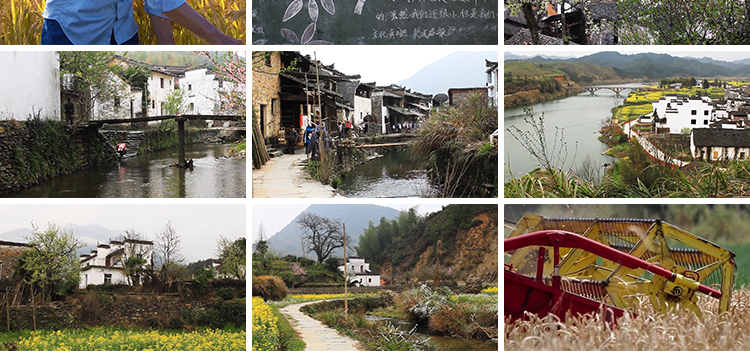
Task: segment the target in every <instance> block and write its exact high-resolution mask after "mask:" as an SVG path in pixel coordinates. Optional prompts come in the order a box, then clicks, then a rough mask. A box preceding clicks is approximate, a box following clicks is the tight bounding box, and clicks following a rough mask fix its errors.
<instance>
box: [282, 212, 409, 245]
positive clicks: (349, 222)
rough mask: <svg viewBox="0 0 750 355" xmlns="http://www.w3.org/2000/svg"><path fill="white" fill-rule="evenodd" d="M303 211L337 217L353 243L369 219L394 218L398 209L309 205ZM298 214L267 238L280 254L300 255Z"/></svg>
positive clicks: (356, 241) (355, 242)
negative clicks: (344, 226)
mask: <svg viewBox="0 0 750 355" xmlns="http://www.w3.org/2000/svg"><path fill="white" fill-rule="evenodd" d="M303 212H309V213H314V214H317V215H319V216H322V217H327V218H339V219H341V221H342V222H344V223H346V232H347V234H348V235H350V236H351V237H352V242H353V244H354V245H357V244H358V243H359V235H360V233H362V231H363V230H364V229H365V228H367V226H368V224H369V223H370V221H373V222H374V223H377V222H378V221H380V219H381V218H382V217H385V218H386V219H390V218H395V217H396V216H398V214H399V211H398V210H396V209H393V208H390V207H383V206H377V205H328V204H326V205H311V206H310V207H308V208H307V209H306V210H305V211H303ZM298 218H299V216H297V217H295V218H294V220H292V222H290V223H289V224H287V225H286V227H284V228H282V229H281V230H280V231H278V232H277V233H276V234H274V235H272V236H271V237H270V238H269V239H268V244H269V246H270V248H271V249H272V250H274V251H276V252H278V253H279V254H281V256H284V255H288V254H292V255H300V256H301V255H302V246H301V244H300V235H302V230H301V229H300V228H299V226H298V225H297V220H298Z"/></svg>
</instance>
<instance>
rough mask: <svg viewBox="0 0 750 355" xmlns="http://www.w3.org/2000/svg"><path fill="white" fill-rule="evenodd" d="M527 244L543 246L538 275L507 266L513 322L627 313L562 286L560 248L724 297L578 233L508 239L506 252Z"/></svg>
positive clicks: (507, 291) (507, 307)
mask: <svg viewBox="0 0 750 355" xmlns="http://www.w3.org/2000/svg"><path fill="white" fill-rule="evenodd" d="M528 246H540V247H541V248H540V251H539V257H538V267H537V275H536V278H532V277H529V276H525V275H521V274H518V273H515V272H513V265H508V264H506V265H505V284H504V287H505V309H504V312H505V316H510V317H511V320H512V321H514V320H516V319H519V318H523V317H524V313H525V312H530V313H534V314H536V315H538V316H539V317H544V316H546V315H547V314H549V313H552V314H554V315H556V316H557V317H559V318H560V319H565V317H566V316H567V314H568V313H570V314H572V315H574V316H575V315H578V314H585V313H595V312H598V311H600V310H603V311H604V316H605V319H607V320H610V321H612V320H615V319H616V318H619V317H621V316H622V315H623V314H624V310H622V309H620V308H617V307H615V306H611V305H607V304H604V303H600V302H598V301H595V300H592V299H590V298H586V297H583V296H580V295H577V294H575V293H571V292H568V291H565V290H563V289H562V288H561V277H560V272H559V264H560V260H561V256H560V249H559V248H576V249H583V250H585V251H587V252H590V253H593V254H597V255H599V256H601V257H602V258H606V259H608V260H611V261H613V262H616V263H619V264H621V265H623V266H624V267H627V268H631V269H643V270H645V271H648V272H651V273H653V274H655V275H659V276H662V277H664V278H666V279H668V280H669V281H672V282H675V283H678V284H680V285H683V286H685V287H688V288H690V289H693V290H697V291H699V292H702V293H704V294H707V295H709V296H711V297H714V298H721V292H720V291H717V290H715V289H713V288H710V287H708V286H705V285H702V284H700V283H698V282H696V281H693V280H691V279H688V278H686V277H684V276H682V275H680V274H676V273H674V272H672V271H669V270H667V269H664V268H661V267H659V266H656V265H654V264H651V263H649V262H647V261H645V260H641V259H639V258H636V257H634V256H632V255H629V254H626V253H623V252H621V251H619V250H617V249H614V248H611V247H609V246H607V245H604V244H600V243H598V242H596V241H594V240H591V239H588V238H586V237H583V236H580V235H578V234H575V233H571V232H566V231H559V230H544V231H538V232H533V233H529V234H525V235H522V236H518V237H514V238H510V239H505V245H504V251H505V252H509V251H514V250H517V249H520V248H523V247H528ZM544 247H552V248H554V253H553V255H554V265H555V272H554V274H553V276H552V278H551V285H549V284H547V283H545V280H544V279H543V276H542V273H541V270H542V269H543V265H544V261H545V260H544V258H545V249H544Z"/></svg>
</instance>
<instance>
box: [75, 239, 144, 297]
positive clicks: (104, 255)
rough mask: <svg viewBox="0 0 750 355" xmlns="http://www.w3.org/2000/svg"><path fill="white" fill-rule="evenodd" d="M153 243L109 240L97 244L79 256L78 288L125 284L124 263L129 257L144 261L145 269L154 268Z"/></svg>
mask: <svg viewBox="0 0 750 355" xmlns="http://www.w3.org/2000/svg"><path fill="white" fill-rule="evenodd" d="M153 255H154V242H152V241H146V240H135V239H125V240H123V241H118V240H111V241H110V243H109V244H98V245H97V246H96V249H91V252H90V253H89V254H81V256H80V263H81V282H80V284H79V287H80V288H86V286H88V285H108V284H127V283H128V279H127V276H125V261H126V260H128V259H129V258H131V257H140V258H143V259H145V260H146V265H145V267H147V268H153V266H154V259H153Z"/></svg>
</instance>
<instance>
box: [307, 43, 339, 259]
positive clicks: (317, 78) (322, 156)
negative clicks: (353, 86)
mask: <svg viewBox="0 0 750 355" xmlns="http://www.w3.org/2000/svg"><path fill="white" fill-rule="evenodd" d="M313 55H314V56H315V84H316V85H317V90H318V113H319V116H320V117H319V118H318V122H319V123H320V124H323V109H321V107H320V75H318V73H319V72H320V70H319V68H318V52H313ZM323 128H325V126H324V127H323ZM318 132H319V133H318V152H320V162H321V164H322V163H323V160H324V159H325V152H323V132H320V127H318ZM344 264H345V265H346V260H344Z"/></svg>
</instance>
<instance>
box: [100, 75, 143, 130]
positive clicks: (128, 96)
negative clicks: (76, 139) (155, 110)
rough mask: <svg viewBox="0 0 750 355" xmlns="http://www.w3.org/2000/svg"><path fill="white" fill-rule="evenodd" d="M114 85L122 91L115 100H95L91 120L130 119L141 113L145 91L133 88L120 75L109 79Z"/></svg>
mask: <svg viewBox="0 0 750 355" xmlns="http://www.w3.org/2000/svg"><path fill="white" fill-rule="evenodd" d="M109 80H110V81H111V83H112V85H115V86H117V87H120V88H121V90H120V91H119V92H118V93H117V94H116V97H115V98H113V99H107V100H94V102H93V107H92V110H91V111H92V112H91V115H92V117H91V119H92V120H109V119H129V118H134V117H136V116H137V115H138V114H140V113H141V111H142V110H141V100H142V97H143V91H142V90H141V89H139V88H135V87H132V86H131V85H130V83H128V81H127V80H125V79H123V78H122V77H120V76H118V75H114V74H113V75H112V76H111V77H110V79H109Z"/></svg>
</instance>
